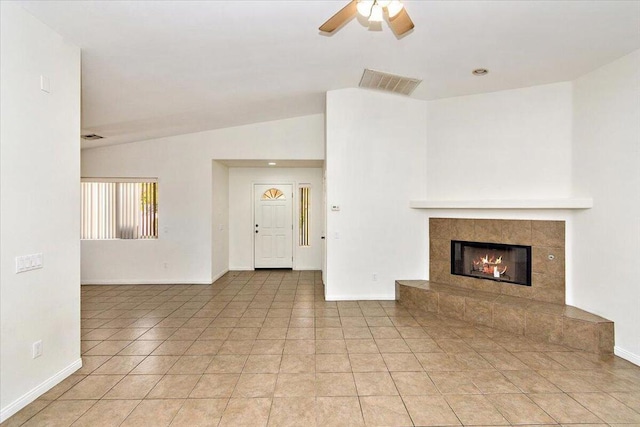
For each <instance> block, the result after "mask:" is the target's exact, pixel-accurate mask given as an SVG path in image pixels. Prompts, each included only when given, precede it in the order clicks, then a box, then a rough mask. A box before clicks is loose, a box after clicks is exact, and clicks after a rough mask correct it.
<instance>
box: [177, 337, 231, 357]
mask: <svg viewBox="0 0 640 427" xmlns="http://www.w3.org/2000/svg"><path fill="white" fill-rule="evenodd" d="M223 343H224V341H223V340H202V341H195V342H194V343H193V344H191V347H189V348H188V349H187V351H185V353H184V354H185V356H214V355H216V354H218V350H220V347H222V344H223Z"/></svg>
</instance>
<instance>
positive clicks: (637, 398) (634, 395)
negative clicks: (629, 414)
mask: <svg viewBox="0 0 640 427" xmlns="http://www.w3.org/2000/svg"><path fill="white" fill-rule="evenodd" d="M609 394H610V395H611V396H613V397H615V398H616V399H618V400H619V401H620V402H622V403H624V404H625V405H627V406H628V407H630V408H631V409H633V410H634V411H636V412H638V413H639V414H640V390H639V391H631V392H614V393H609Z"/></svg>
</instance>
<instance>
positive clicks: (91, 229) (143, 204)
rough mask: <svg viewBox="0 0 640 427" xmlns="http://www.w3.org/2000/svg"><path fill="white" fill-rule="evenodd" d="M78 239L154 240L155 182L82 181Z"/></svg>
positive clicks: (156, 203) (156, 224)
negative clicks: (80, 221) (80, 224)
mask: <svg viewBox="0 0 640 427" xmlns="http://www.w3.org/2000/svg"><path fill="white" fill-rule="evenodd" d="M81 185H82V231H81V238H82V239H155V238H157V237H158V183H157V182H156V181H140V182H124V181H123V182H104V181H100V182H97V181H91V182H88V181H85V182H82V184H81Z"/></svg>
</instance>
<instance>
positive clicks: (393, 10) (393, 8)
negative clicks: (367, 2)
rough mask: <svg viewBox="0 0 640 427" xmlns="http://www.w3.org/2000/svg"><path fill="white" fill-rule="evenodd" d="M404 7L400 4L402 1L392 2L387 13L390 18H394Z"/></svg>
mask: <svg viewBox="0 0 640 427" xmlns="http://www.w3.org/2000/svg"><path fill="white" fill-rule="evenodd" d="M403 7H404V6H403V5H402V3H400V0H392V1H391V2H389V5H388V6H387V13H388V14H389V18H393V17H394V16H396V15H397V14H398V13H400V11H401V10H402V8H403Z"/></svg>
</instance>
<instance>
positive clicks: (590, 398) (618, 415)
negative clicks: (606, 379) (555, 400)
mask: <svg viewBox="0 0 640 427" xmlns="http://www.w3.org/2000/svg"><path fill="white" fill-rule="evenodd" d="M569 395H570V396H571V397H573V398H574V399H575V400H577V401H578V403H580V404H581V405H582V406H584V407H585V408H587V409H588V410H589V411H591V412H593V413H594V414H595V415H596V416H598V417H599V418H600V419H602V420H603V421H604V422H606V423H610V424H611V423H637V424H640V413H638V412H636V411H634V410H633V409H631V408H629V407H628V406H627V405H625V404H624V403H622V402H620V401H619V400H617V399H615V398H614V397H612V396H609V395H608V394H606V393H569Z"/></svg>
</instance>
